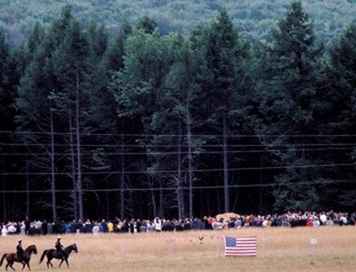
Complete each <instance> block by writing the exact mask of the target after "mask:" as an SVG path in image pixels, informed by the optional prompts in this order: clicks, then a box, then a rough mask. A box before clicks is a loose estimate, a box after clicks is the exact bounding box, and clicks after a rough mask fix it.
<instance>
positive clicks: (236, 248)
mask: <svg viewBox="0 0 356 272" xmlns="http://www.w3.org/2000/svg"><path fill="white" fill-rule="evenodd" d="M256 254H257V250H256V237H231V236H225V256H256Z"/></svg>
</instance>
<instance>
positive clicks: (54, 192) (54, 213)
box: [50, 108, 57, 222]
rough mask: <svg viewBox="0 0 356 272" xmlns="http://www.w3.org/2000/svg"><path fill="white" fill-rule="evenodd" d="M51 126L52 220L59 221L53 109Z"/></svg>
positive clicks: (51, 111) (51, 110)
mask: <svg viewBox="0 0 356 272" xmlns="http://www.w3.org/2000/svg"><path fill="white" fill-rule="evenodd" d="M50 119H51V120H50V123H51V124H50V126H51V154H50V157H51V194H52V220H53V222H56V221H57V203H56V202H57V199H56V175H55V166H54V121H53V109H52V108H51V109H50Z"/></svg>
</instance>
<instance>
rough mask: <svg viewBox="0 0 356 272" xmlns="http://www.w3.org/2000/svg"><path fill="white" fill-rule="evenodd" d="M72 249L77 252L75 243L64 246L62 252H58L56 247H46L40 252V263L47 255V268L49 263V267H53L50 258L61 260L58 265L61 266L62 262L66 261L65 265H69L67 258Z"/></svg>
mask: <svg viewBox="0 0 356 272" xmlns="http://www.w3.org/2000/svg"><path fill="white" fill-rule="evenodd" d="M72 251H74V252H75V253H78V247H77V244H72V245H70V246H67V247H66V248H64V250H63V254H58V252H57V250H56V249H46V250H45V251H43V253H42V256H41V259H40V264H41V263H42V261H43V259H44V258H45V257H47V268H49V266H50V265H51V267H53V264H52V263H51V261H52V259H58V260H61V262H60V263H59V267H61V266H62V264H63V262H66V264H67V267H69V262H68V259H69V256H70V254H71V253H72Z"/></svg>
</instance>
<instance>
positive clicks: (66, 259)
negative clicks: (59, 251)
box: [64, 258, 69, 268]
mask: <svg viewBox="0 0 356 272" xmlns="http://www.w3.org/2000/svg"><path fill="white" fill-rule="evenodd" d="M64 260H65V261H66V264H67V267H68V268H69V262H68V258H65V259H64Z"/></svg>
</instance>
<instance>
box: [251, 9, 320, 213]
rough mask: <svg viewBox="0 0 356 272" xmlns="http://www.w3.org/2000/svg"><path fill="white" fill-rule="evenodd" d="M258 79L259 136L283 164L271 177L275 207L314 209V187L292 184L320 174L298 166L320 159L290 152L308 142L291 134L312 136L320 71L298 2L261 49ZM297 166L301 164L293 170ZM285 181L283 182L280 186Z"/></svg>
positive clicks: (309, 24) (310, 27)
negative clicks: (261, 68)
mask: <svg viewBox="0 0 356 272" xmlns="http://www.w3.org/2000/svg"><path fill="white" fill-rule="evenodd" d="M266 50H267V51H266V52H267V53H266V55H267V56H266V57H265V60H264V62H263V64H262V65H264V72H263V75H262V77H263V83H262V84H260V85H259V87H260V88H259V95H260V96H259V99H260V103H261V104H260V111H261V115H262V116H263V117H262V118H263V121H262V125H261V126H260V127H259V129H258V132H257V133H258V134H261V135H280V137H271V136H270V137H268V136H267V137H262V138H261V139H260V140H261V141H262V143H263V144H265V145H271V146H272V147H273V146H281V145H284V146H286V148H285V149H284V150H283V151H278V152H276V154H274V155H275V156H276V157H275V158H276V161H277V162H278V164H282V165H288V166H289V167H288V168H287V169H286V170H285V171H283V172H282V173H280V174H279V175H276V181H277V182H278V183H279V184H280V185H279V186H277V187H276V188H275V190H274V192H273V194H274V197H275V200H276V202H275V208H276V209H288V208H299V209H305V208H307V207H317V206H318V203H319V200H320V199H319V197H320V196H319V194H318V192H317V191H318V190H317V187H316V186H310V187H308V190H305V186H304V187H303V186H302V185H301V186H298V185H296V184H294V183H297V182H306V181H316V180H319V179H321V178H322V176H321V173H320V172H319V171H318V169H313V168H310V169H308V168H303V165H308V164H312V163H319V162H320V161H321V159H320V158H315V157H312V156H309V154H308V153H306V152H304V151H303V150H302V151H299V150H298V151H295V149H296V147H297V146H298V144H299V145H300V144H312V143H313V142H312V140H311V139H310V138H303V137H298V136H297V137H293V136H290V135H293V134H296V135H300V134H318V122H317V120H316V119H315V115H316V111H317V85H316V82H317V79H318V76H319V72H320V68H319V67H320V65H319V64H320V56H321V47H320V46H319V47H318V46H317V44H316V40H315V35H314V31H313V24H312V22H311V20H310V18H309V16H308V15H307V14H306V12H305V11H304V10H303V7H302V4H301V3H300V2H294V3H292V4H291V5H290V7H289V9H288V13H287V16H286V17H285V18H283V19H281V20H280V21H279V23H278V26H277V28H276V29H275V31H274V32H273V40H272V41H271V45H270V46H268V48H266ZM298 167H301V168H298ZM283 184H285V185H283Z"/></svg>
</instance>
